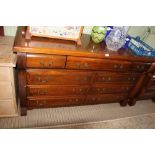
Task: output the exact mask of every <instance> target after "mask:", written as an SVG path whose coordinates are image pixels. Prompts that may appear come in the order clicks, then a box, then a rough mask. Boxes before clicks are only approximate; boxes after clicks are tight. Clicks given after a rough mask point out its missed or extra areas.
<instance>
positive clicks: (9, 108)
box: [0, 100, 17, 116]
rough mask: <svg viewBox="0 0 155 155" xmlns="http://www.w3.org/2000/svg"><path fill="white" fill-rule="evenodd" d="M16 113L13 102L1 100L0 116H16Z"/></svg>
mask: <svg viewBox="0 0 155 155" xmlns="http://www.w3.org/2000/svg"><path fill="white" fill-rule="evenodd" d="M16 113H17V111H16V109H15V107H14V104H13V101H12V100H0V116H8V115H15V114H16Z"/></svg>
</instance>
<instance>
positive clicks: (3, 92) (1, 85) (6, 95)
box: [0, 82, 13, 99]
mask: <svg viewBox="0 0 155 155" xmlns="http://www.w3.org/2000/svg"><path fill="white" fill-rule="evenodd" d="M12 97H13V94H12V85H11V82H0V99H11V98H12Z"/></svg>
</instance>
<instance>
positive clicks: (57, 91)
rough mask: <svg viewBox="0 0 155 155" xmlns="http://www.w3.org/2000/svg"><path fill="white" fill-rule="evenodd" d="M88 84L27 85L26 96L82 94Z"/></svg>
mask: <svg viewBox="0 0 155 155" xmlns="http://www.w3.org/2000/svg"><path fill="white" fill-rule="evenodd" d="M88 89H89V86H79V85H74V86H67V85H63V86H62V85H61V86H60V85H47V86H46V85H29V86H28V87H27V95H28V96H62V95H82V94H83V95H84V94H86V93H87V92H88Z"/></svg>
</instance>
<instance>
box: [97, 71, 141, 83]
mask: <svg viewBox="0 0 155 155" xmlns="http://www.w3.org/2000/svg"><path fill="white" fill-rule="evenodd" d="M139 77H140V74H138V73H115V72H97V74H96V77H95V83H114V82H117V83H131V84H133V83H136V82H137V80H138V79H139Z"/></svg>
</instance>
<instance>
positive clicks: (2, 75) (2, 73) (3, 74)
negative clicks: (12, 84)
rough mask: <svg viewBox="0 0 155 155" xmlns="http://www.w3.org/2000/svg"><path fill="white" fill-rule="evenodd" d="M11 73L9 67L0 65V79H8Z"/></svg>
mask: <svg viewBox="0 0 155 155" xmlns="http://www.w3.org/2000/svg"><path fill="white" fill-rule="evenodd" d="M10 80H11V74H10V68H9V67H0V81H10Z"/></svg>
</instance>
